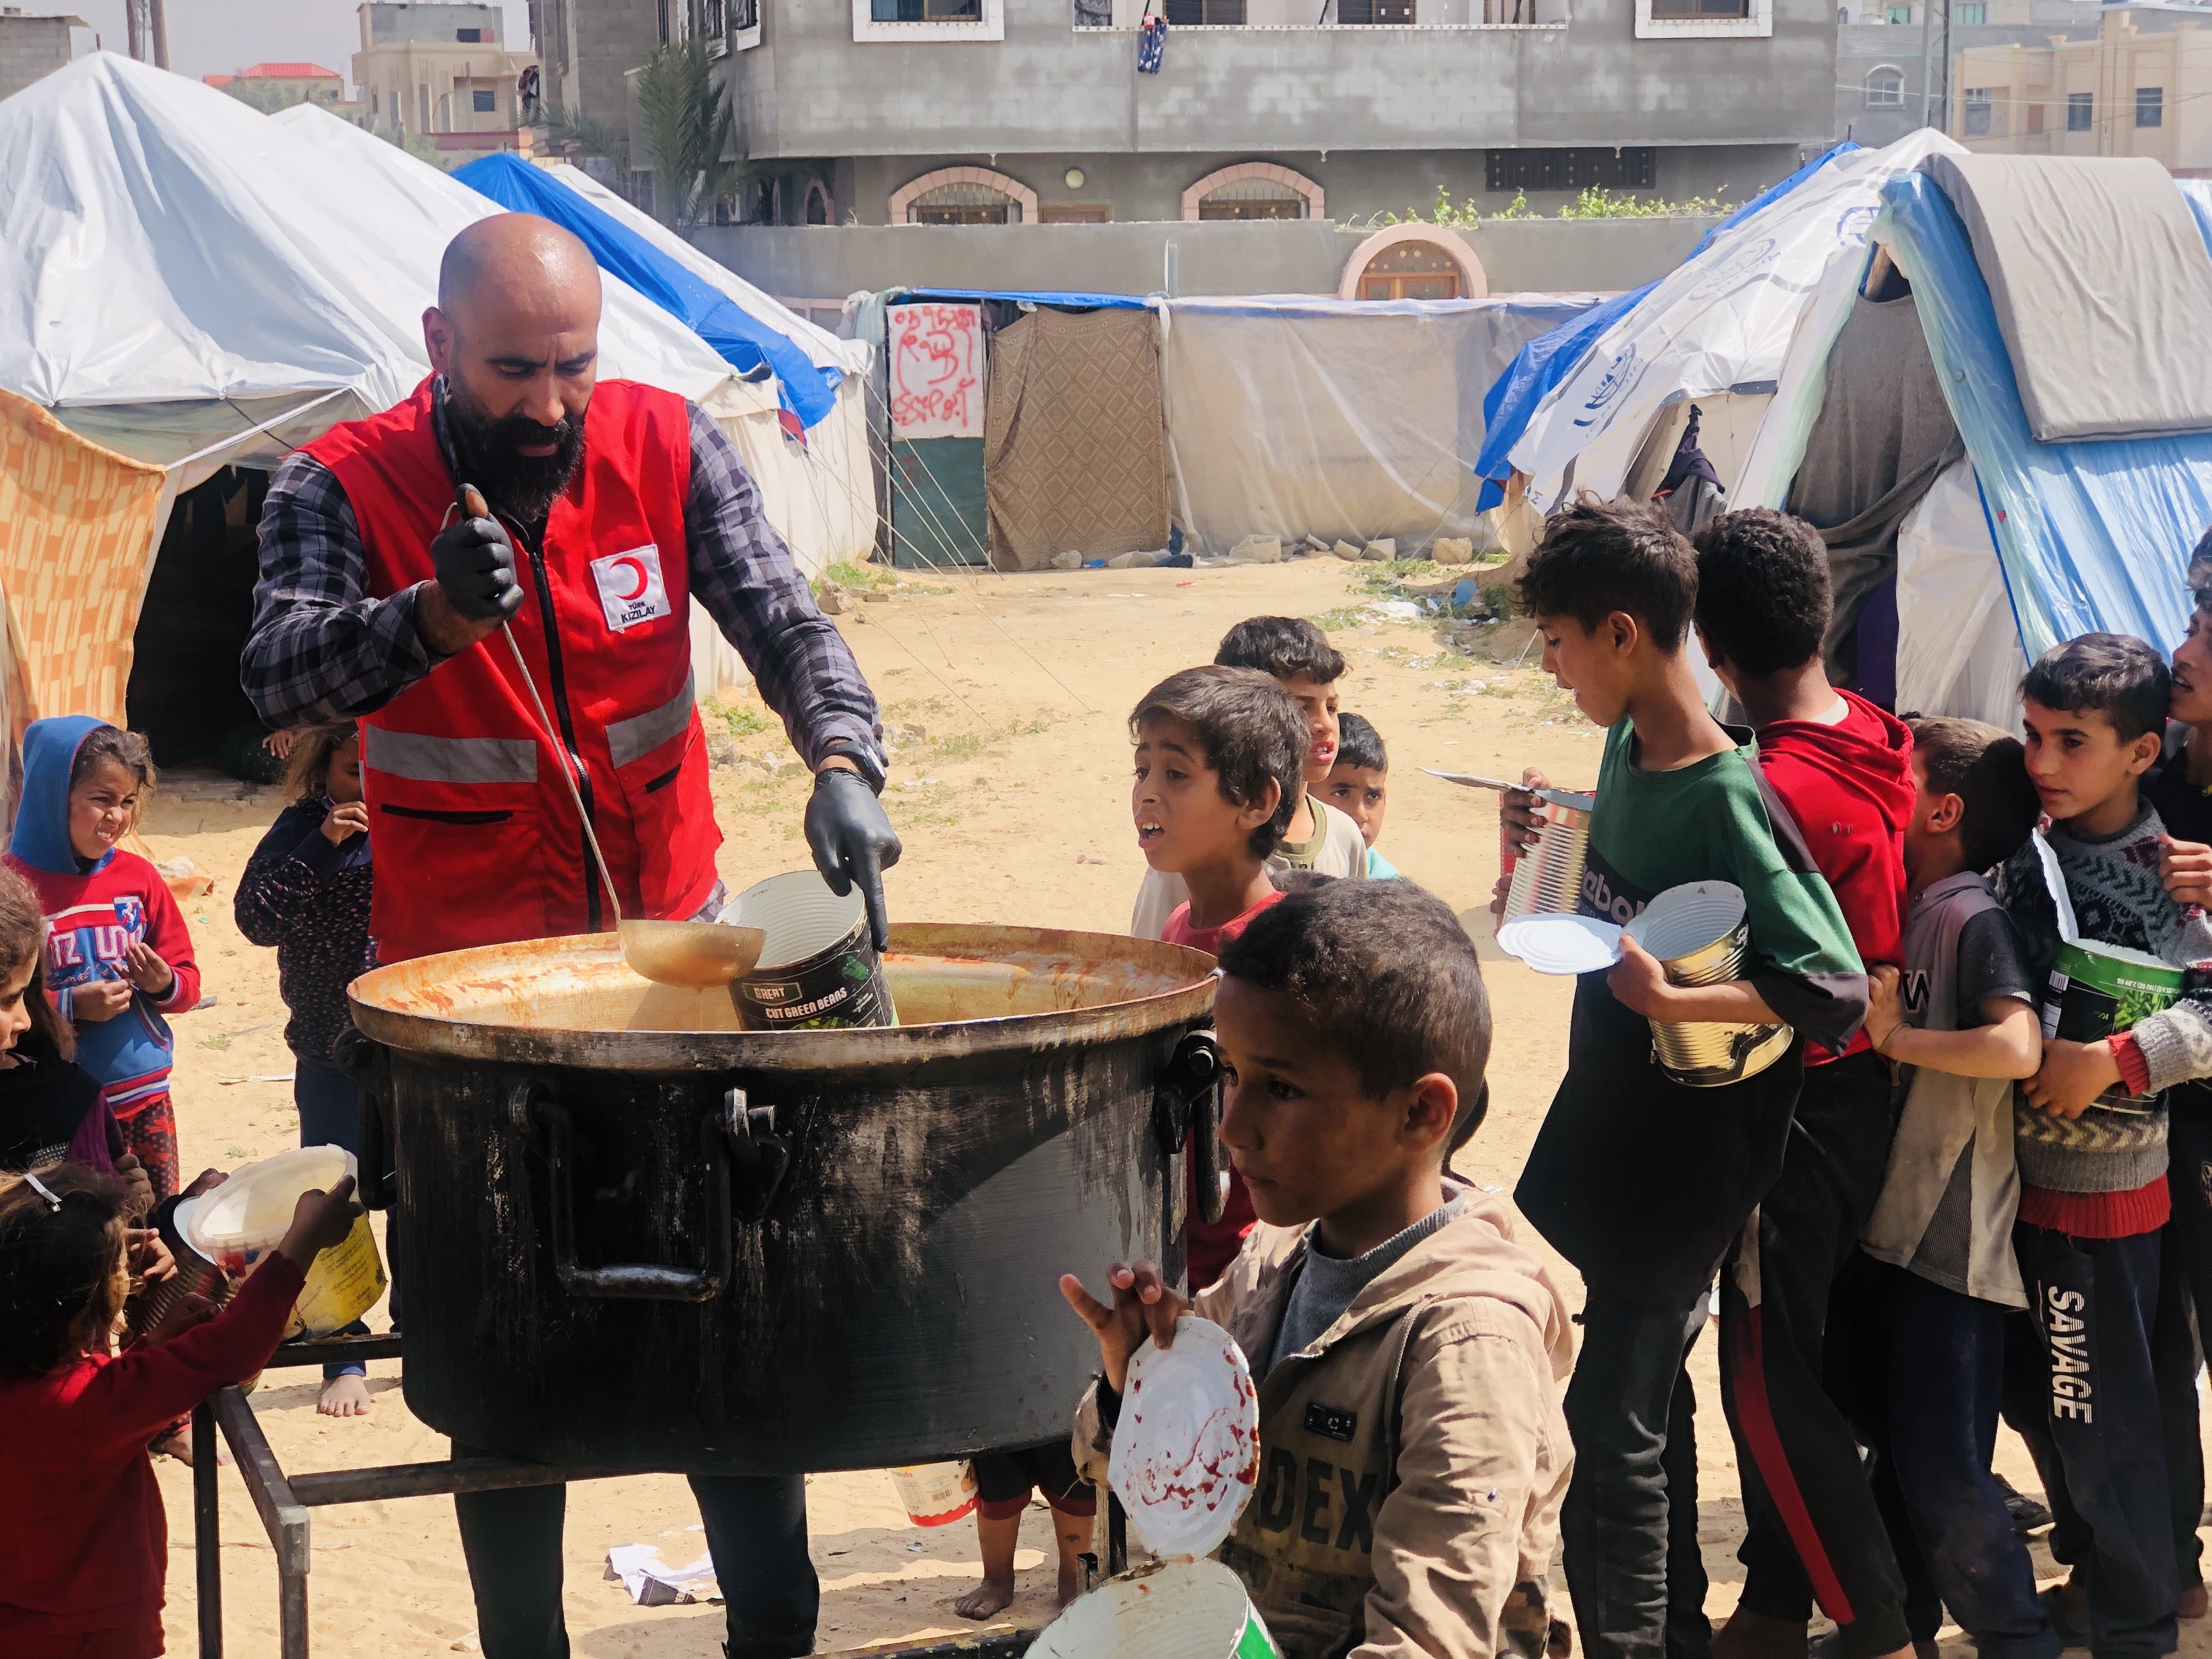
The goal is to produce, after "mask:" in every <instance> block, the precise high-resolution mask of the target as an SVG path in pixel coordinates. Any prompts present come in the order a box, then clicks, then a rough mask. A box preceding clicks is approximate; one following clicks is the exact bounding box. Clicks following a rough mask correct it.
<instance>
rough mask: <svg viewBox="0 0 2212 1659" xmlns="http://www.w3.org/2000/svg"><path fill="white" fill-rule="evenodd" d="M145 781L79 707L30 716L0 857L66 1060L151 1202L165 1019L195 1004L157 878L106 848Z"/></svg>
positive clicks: (168, 1158) (164, 1182)
mask: <svg viewBox="0 0 2212 1659" xmlns="http://www.w3.org/2000/svg"><path fill="white" fill-rule="evenodd" d="M153 783H154V763H153V757H152V755H151V753H150V751H149V750H148V749H147V746H146V739H145V738H142V737H140V736H139V735H138V734H137V732H124V731H119V730H118V729H117V728H116V727H114V726H108V725H106V724H105V723H103V722H102V721H100V720H94V719H92V718H91V717H90V716H89V715H85V714H64V715H62V716H59V717H58V718H56V719H52V720H33V721H32V722H31V724H30V726H28V728H27V729H26V730H25V732H24V733H23V793H22V798H21V804H20V805H18V807H17V809H16V813H15V836H14V838H13V840H12V841H10V842H9V848H8V854H7V860H8V863H9V865H10V866H13V867H14V868H15V870H16V871H17V872H20V873H21V875H22V876H23V877H24V878H25V879H27V881H29V883H30V884H31V885H32V886H33V888H35V889H36V890H37V891H38V895H39V902H40V908H42V909H43V910H44V911H45V913H46V923H47V926H48V927H49V929H50V932H49V933H48V934H47V938H46V989H47V992H48V994H50V995H51V996H52V998H53V1000H54V1002H55V1006H58V1008H59V1009H60V1010H61V1015H62V1018H64V1019H65V1020H67V1021H69V1022H70V1024H71V1025H72V1026H73V1027H74V1028H75V1030H76V1063H77V1064H78V1065H80V1066H83V1067H84V1069H85V1070H87V1071H88V1072H90V1073H92V1074H93V1076H94V1078H96V1079H99V1081H100V1092H101V1097H102V1098H103V1099H104V1100H105V1101H106V1103H107V1106H108V1109H109V1110H111V1111H112V1112H113V1113H114V1115H115V1121H116V1122H117V1123H118V1124H119V1125H120V1126H121V1127H122V1130H123V1139H124V1142H125V1145H126V1146H128V1147H129V1149H130V1150H131V1152H134V1153H136V1154H137V1158H138V1161H139V1163H140V1164H143V1165H144V1166H145V1169H146V1172H147V1174H148V1175H149V1176H151V1177H152V1179H153V1184H154V1195H155V1198H156V1199H163V1198H168V1197H172V1196H173V1195H174V1194H175V1193H176V1191H177V1187H178V1171H177V1114H176V1108H175V1107H174V1106H173V1104H172V1103H171V1102H170V1099H169V1066H170V1063H171V1060H172V1059H173V1051H174V1049H175V1047H176V1042H175V1039H174V1038H173V1037H172V1036H170V1034H169V1023H168V1020H167V1018H166V1017H167V1015H170V1014H173V1013H181V1012H185V1011H186V1010H188V1009H191V1008H193V1007H196V1006H198V1004H199V1000H200V972H199V968H198V966H197V964H196V963H194V962H193V960H192V939H191V933H188V932H186V931H185V918H184V915H183V913H182V912H181V911H179V909H178V908H177V902H176V900H175V899H173V898H172V897H171V896H169V886H168V884H167V882H165V881H163V880H162V879H161V872H160V871H158V870H156V869H155V867H154V866H152V865H151V864H149V863H148V862H147V861H146V860H144V859H143V858H141V857H139V856H138V855H137V854H136V853H133V852H131V851H129V850H127V849H126V848H123V847H121V846H119V845H118V842H120V841H121V840H122V838H123V837H124V836H125V835H127V834H129V833H130V831H131V829H132V827H133V826H134V825H135V824H136V823H137V817H138V812H139V808H140V805H141V804H142V802H143V798H144V794H145V792H146V791H147V790H149V789H150V788H151V787H153Z"/></svg>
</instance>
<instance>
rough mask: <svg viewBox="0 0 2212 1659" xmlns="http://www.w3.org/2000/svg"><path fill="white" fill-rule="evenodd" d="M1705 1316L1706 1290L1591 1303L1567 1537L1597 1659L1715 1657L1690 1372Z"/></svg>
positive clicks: (1573, 1424)
mask: <svg viewBox="0 0 2212 1659" xmlns="http://www.w3.org/2000/svg"><path fill="white" fill-rule="evenodd" d="M1703 1328H1705V1304H1704V1300H1703V1298H1702V1297H1700V1298H1699V1301H1698V1302H1697V1304H1694V1305H1692V1306H1690V1307H1686V1308H1653V1307H1649V1306H1646V1305H1644V1304H1642V1303H1638V1302H1632V1301H1630V1300H1629V1299H1628V1298H1627V1297H1622V1296H1618V1295H1613V1294H1608V1293H1607V1292H1605V1291H1599V1290H1595V1289H1594V1290H1592V1291H1590V1292H1589V1295H1588V1297H1586V1298H1585V1299H1584V1301H1583V1346H1582V1353H1581V1355H1580V1356H1579V1357H1578V1358H1577V1359H1576V1361H1575V1372H1574V1376H1573V1377H1572V1378H1571V1380H1570V1381H1569V1382H1568V1383H1567V1396H1566V1400H1565V1412H1566V1418H1567V1427H1568V1430H1569V1431H1570V1432H1571V1434H1572V1435H1573V1437H1574V1443H1575V1469H1574V1474H1573V1475H1572V1477H1571V1479H1570V1480H1569V1481H1568V1485H1567V1499H1566V1504H1565V1508H1564V1509H1563V1510H1561V1511H1560V1515H1559V1534H1560V1541H1561V1544H1562V1547H1563V1548H1564V1552H1565V1565H1566V1572H1567V1593H1568V1595H1571V1597H1572V1598H1573V1600H1574V1604H1575V1624H1576V1626H1577V1628H1578V1629H1579V1630H1580V1631H1581V1632H1582V1641H1583V1654H1584V1655H1585V1656H1586V1659H1711V1654H1712V1635H1713V1632H1712V1626H1711V1625H1710V1624H1708V1623H1707V1622H1706V1620H1705V1559H1704V1558H1703V1557H1702V1556H1701V1555H1700V1554H1699V1550H1698V1444H1697V1437H1696V1434H1695V1432H1694V1430H1693V1428H1692V1422H1693V1419H1694V1416H1695V1413H1696V1412H1697V1401H1696V1398H1695V1396H1694V1395H1692V1391H1691V1388H1690V1378H1689V1374H1688V1372H1687V1371H1686V1370H1685V1369H1684V1362H1685V1361H1686V1359H1687V1358H1688V1357H1689V1352H1690V1349H1691V1348H1692V1346H1694V1345H1695V1343H1696V1342H1697V1340H1698V1333H1699V1331H1700V1330H1702V1329H1703Z"/></svg>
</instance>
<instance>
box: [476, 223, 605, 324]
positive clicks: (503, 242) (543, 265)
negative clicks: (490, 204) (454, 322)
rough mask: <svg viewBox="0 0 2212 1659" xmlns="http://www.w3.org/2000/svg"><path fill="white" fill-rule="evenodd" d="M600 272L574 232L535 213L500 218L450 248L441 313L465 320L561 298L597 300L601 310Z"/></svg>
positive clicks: (596, 302) (589, 252)
mask: <svg viewBox="0 0 2212 1659" xmlns="http://www.w3.org/2000/svg"><path fill="white" fill-rule="evenodd" d="M556 295H559V296H562V297H566V298H569V299H582V298H583V297H584V296H585V295H590V296H591V301H592V307H593V309H594V310H596V309H597V307H598V299H599V265H598V264H597V263H596V262H595V261H594V260H593V259H592V251H591V249H589V248H587V247H586V246H584V244H583V240H582V239H581V238H580V237H578V236H577V235H576V234H575V233H574V232H573V231H569V230H564V229H562V228H561V227H560V226H559V225H556V224H555V223H554V222H552V221H551V220H550V219H541V218H540V217H538V215H536V214H534V213H495V214H494V215H493V216H491V217H490V218H489V219H479V220H477V222H476V223H474V224H472V225H471V226H470V227H469V228H467V229H466V230H464V231H463V232H461V234H459V235H458V236H456V237H454V238H453V240H452V241H450V242H448V243H447V244H446V255H445V258H442V259H441V260H440V261H439V262H438V309H439V310H441V311H442V312H444V313H446V314H447V315H448V316H455V315H457V314H465V313H468V312H470V311H471V310H473V309H474V308H475V307H477V306H478V305H480V304H491V305H501V304H506V305H513V304H514V303H516V302H518V301H520V302H522V303H524V304H528V303H530V302H531V301H543V300H544V299H547V298H551V297H554V296H556Z"/></svg>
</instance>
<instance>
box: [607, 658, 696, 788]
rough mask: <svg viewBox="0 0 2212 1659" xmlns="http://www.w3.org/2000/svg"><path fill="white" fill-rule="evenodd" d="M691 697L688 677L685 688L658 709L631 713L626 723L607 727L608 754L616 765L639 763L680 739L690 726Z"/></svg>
mask: <svg viewBox="0 0 2212 1659" xmlns="http://www.w3.org/2000/svg"><path fill="white" fill-rule="evenodd" d="M692 701H693V694H692V690H691V676H690V675H689V674H686V675H685V676H684V689H683V690H681V691H678V693H677V694H676V695H675V696H672V697H671V698H670V699H669V700H668V701H667V702H664V703H663V704H661V705H660V707H659V708H653V709H648V710H647V711H646V712H645V713H644V714H633V715H632V716H631V717H630V718H629V719H628V720H617V721H616V722H615V723H614V724H613V725H611V726H609V727H607V753H608V755H609V757H611V759H612V760H613V761H614V763H615V764H616V765H617V766H628V765H629V763H631V762H632V761H634V760H641V759H643V758H644V757H646V756H647V755H650V754H651V753H652V752H653V750H656V749H658V748H659V747H660V745H661V744H664V743H667V742H669V741H670V740H671V739H672V738H680V737H682V736H683V735H684V732H685V731H686V730H688V729H689V728H690V725H691V704H692Z"/></svg>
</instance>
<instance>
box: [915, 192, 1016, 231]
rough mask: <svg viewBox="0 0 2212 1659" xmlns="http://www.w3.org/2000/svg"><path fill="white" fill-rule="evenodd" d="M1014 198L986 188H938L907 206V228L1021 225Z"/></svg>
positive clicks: (918, 197) (923, 193) (920, 196)
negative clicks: (918, 226) (912, 226)
mask: <svg viewBox="0 0 2212 1659" xmlns="http://www.w3.org/2000/svg"><path fill="white" fill-rule="evenodd" d="M1021 216H1022V215H1021V209H1020V208H1019V207H1018V206H1017V205H1016V204H1015V203H1014V198H1013V197H1011V196H1009V195H1007V194H1006V191H1002V190H994V189H993V188H992V187H991V186H990V185H967V184H962V185H939V186H938V187H937V188H936V189H935V190H926V191H922V193H921V195H919V196H917V197H915V198H914V200H913V201H912V202H910V203H908V204H907V210H906V222H907V223H908V224H910V225H1006V224H1019V223H1020V222H1021Z"/></svg>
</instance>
